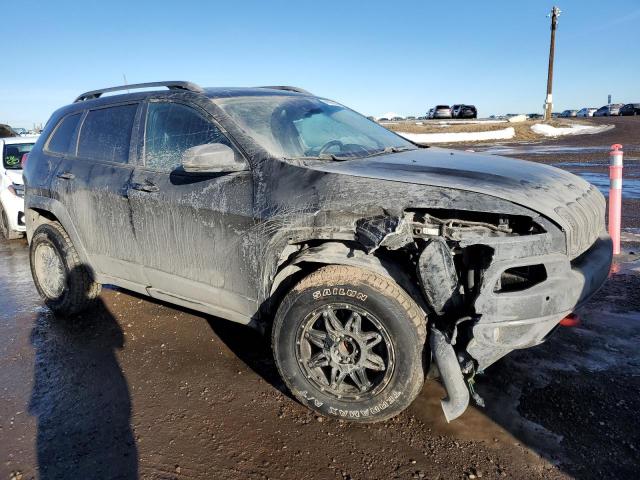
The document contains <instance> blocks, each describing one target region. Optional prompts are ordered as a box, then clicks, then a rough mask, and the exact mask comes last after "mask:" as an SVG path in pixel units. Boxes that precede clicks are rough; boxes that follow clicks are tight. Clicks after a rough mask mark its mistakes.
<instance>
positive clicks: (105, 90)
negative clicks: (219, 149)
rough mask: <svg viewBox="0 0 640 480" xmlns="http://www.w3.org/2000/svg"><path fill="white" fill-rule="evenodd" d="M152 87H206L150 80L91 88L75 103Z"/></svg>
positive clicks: (190, 90) (187, 83)
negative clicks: (98, 88) (103, 95)
mask: <svg viewBox="0 0 640 480" xmlns="http://www.w3.org/2000/svg"><path fill="white" fill-rule="evenodd" d="M150 87H167V88H168V89H169V90H188V91H189V92H195V93H203V92H204V89H203V88H202V87H201V86H199V85H196V84H195V83H191V82H181V81H176V82H149V83H132V84H131V85H120V86H119V87H109V88H101V89H100V90H91V91H90V92H85V93H83V94H82V95H80V96H79V97H78V98H76V99H75V100H74V101H73V103H77V102H82V101H84V100H93V99H94V98H100V96H101V95H102V94H103V93H108V92H117V91H119V90H133V89H136V88H150Z"/></svg>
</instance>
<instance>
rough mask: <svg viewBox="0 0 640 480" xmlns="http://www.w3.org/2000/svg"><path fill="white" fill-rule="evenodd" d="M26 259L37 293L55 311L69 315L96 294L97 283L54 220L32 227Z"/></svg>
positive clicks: (85, 305) (98, 287)
mask: <svg viewBox="0 0 640 480" xmlns="http://www.w3.org/2000/svg"><path fill="white" fill-rule="evenodd" d="M29 259H30V261H31V274H32V276H33V281H34V283H35V285H36V288H37V289H38V293H40V296H41V297H42V298H43V299H44V301H45V303H46V305H47V306H48V307H49V308H51V310H53V311H54V312H56V313H60V314H64V315H69V314H74V313H78V312H80V311H82V310H85V309H86V308H88V307H89V306H91V304H92V303H93V300H94V299H95V298H96V297H97V296H98V294H99V293H100V284H99V283H96V282H94V281H93V279H92V278H91V274H90V273H89V271H88V270H87V268H86V267H85V266H84V265H82V263H81V262H80V257H79V256H78V252H77V251H76V249H75V248H74V246H73V243H72V242H71V239H70V238H69V235H67V232H66V231H65V230H64V228H62V226H61V225H60V224H59V223H57V222H54V223H46V224H43V225H40V226H39V227H38V228H36V230H35V232H34V233H33V238H32V239H31V244H30V245H29Z"/></svg>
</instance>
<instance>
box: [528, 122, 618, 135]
mask: <svg viewBox="0 0 640 480" xmlns="http://www.w3.org/2000/svg"><path fill="white" fill-rule="evenodd" d="M613 127H614V125H578V124H575V125H571V126H570V127H552V126H551V125H545V124H543V123H536V124H535V125H532V126H531V130H532V131H533V132H534V133H537V134H538V135H543V136H545V137H560V136H562V135H583V134H593V133H602V132H606V131H607V130H611V129H612V128H613Z"/></svg>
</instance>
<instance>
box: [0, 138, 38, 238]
mask: <svg viewBox="0 0 640 480" xmlns="http://www.w3.org/2000/svg"><path fill="white" fill-rule="evenodd" d="M37 139H38V137H8V138H0V153H1V154H2V165H0V232H2V235H3V236H4V238H5V239H7V240H12V239H15V238H20V237H22V236H23V235H24V233H23V232H24V231H25V222H24V182H23V181H22V161H23V160H24V158H25V155H26V154H28V153H29V152H30V151H31V149H32V148H33V144H34V143H36V140H37Z"/></svg>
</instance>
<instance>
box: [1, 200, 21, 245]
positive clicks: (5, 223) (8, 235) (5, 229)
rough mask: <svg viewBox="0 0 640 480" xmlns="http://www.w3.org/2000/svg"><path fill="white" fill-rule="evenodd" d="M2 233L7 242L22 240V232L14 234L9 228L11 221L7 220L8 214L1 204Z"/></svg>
mask: <svg viewBox="0 0 640 480" xmlns="http://www.w3.org/2000/svg"><path fill="white" fill-rule="evenodd" d="M0 232H2V237H3V238H4V239H5V240H16V239H18V238H22V232H14V231H13V230H11V229H10V228H9V219H8V218H7V213H6V212H5V211H4V208H2V204H1V203H0Z"/></svg>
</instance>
